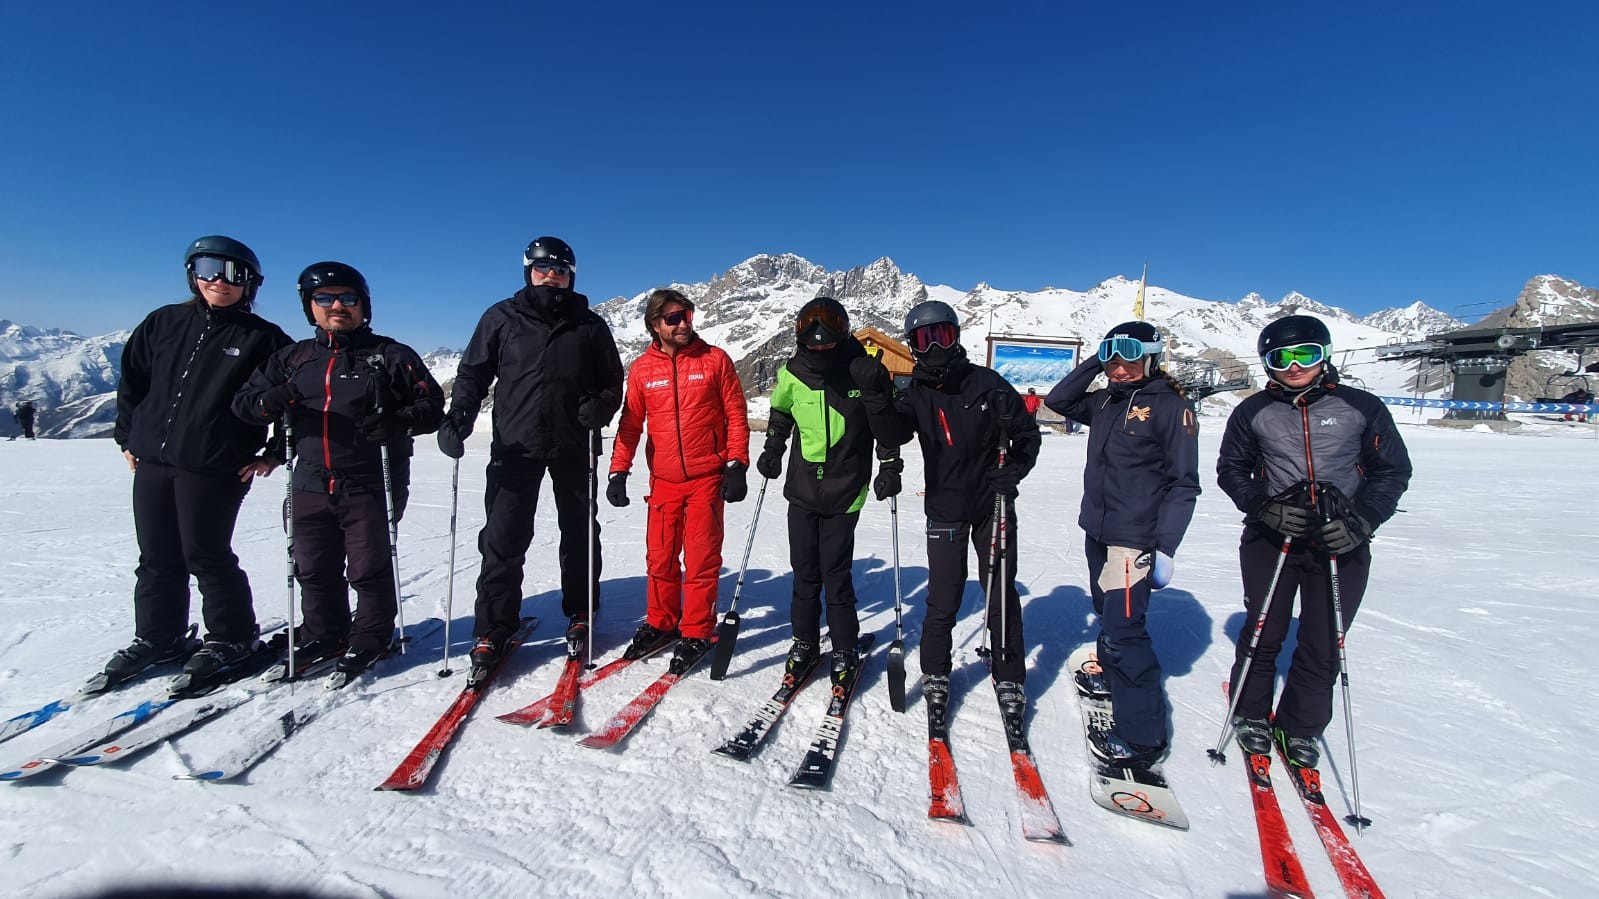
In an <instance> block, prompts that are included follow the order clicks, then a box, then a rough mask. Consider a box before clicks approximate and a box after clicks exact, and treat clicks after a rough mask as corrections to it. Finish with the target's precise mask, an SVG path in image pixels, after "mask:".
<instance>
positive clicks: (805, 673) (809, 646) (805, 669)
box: [783, 640, 820, 684]
mask: <svg viewBox="0 0 1599 899" xmlns="http://www.w3.org/2000/svg"><path fill="white" fill-rule="evenodd" d="M819 655H820V654H819V653H818V652H817V646H816V644H815V643H807V642H806V641H804V640H795V641H794V642H793V643H791V644H789V647H788V658H787V659H784V660H783V683H785V684H797V683H800V682H801V681H804V680H805V679H806V678H807V677H809V676H810V673H811V670H812V669H814V668H815V667H816V661H817V658H818V656H819Z"/></svg>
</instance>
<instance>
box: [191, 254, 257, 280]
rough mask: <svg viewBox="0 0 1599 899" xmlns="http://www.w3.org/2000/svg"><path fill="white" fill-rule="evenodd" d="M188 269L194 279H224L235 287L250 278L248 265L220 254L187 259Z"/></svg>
mask: <svg viewBox="0 0 1599 899" xmlns="http://www.w3.org/2000/svg"><path fill="white" fill-rule="evenodd" d="M189 271H190V272H192V273H193V274H194V280H196V281H226V282H228V283H229V284H232V285H233V286H235V287H241V286H243V285H244V284H245V283H246V282H247V281H249V280H250V267H249V266H247V265H245V264H244V263H242V262H236V261H234V260H232V259H223V258H222V257H221V256H196V257H194V258H193V259H190V260H189Z"/></svg>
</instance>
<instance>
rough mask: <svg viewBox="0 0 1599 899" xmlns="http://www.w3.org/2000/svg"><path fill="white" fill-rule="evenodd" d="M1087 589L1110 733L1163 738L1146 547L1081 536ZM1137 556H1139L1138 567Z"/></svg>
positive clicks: (1143, 739) (1151, 740) (1141, 741)
mask: <svg viewBox="0 0 1599 899" xmlns="http://www.w3.org/2000/svg"><path fill="white" fill-rule="evenodd" d="M1083 551H1084V553H1085V554H1086V555H1087V557H1088V582H1089V589H1090V590H1091V591H1092V593H1093V597H1094V614H1095V615H1097V616H1099V645H1098V647H1097V654H1098V658H1099V666H1100V668H1101V669H1103V670H1104V672H1105V683H1106V684H1108V685H1109V686H1110V701H1111V705H1112V706H1113V707H1114V708H1115V709H1116V734H1117V735H1118V736H1120V737H1121V738H1122V739H1123V740H1126V741H1127V742H1129V743H1137V744H1138V745H1140V746H1162V745H1165V743H1166V692H1165V689H1164V688H1163V687H1162V685H1161V672H1160V658H1159V657H1157V656H1156V655H1155V644H1154V641H1152V640H1150V638H1149V628H1148V627H1147V626H1146V624H1145V616H1146V615H1147V613H1148V612H1149V593H1150V590H1149V571H1150V559H1151V558H1152V556H1151V553H1152V551H1151V550H1143V549H1137V548H1132V547H1124V546H1116V547H1112V546H1107V545H1105V544H1103V543H1100V542H1099V541H1098V540H1095V539H1094V538H1093V537H1085V538H1084V540H1083ZM1139 558H1142V559H1143V565H1142V567H1140V566H1139V564H1138V560H1139Z"/></svg>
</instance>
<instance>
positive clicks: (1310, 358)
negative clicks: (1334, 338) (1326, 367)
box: [1261, 343, 1327, 371]
mask: <svg viewBox="0 0 1599 899" xmlns="http://www.w3.org/2000/svg"><path fill="white" fill-rule="evenodd" d="M1326 358H1327V348H1326V347H1324V346H1322V345H1321V344H1319V343H1298V344H1294V345H1293V346H1280V347H1278V348H1276V349H1274V350H1267V351H1266V355H1265V356H1262V357H1261V359H1262V361H1264V362H1265V363H1266V367H1267V368H1269V369H1271V370H1272V371H1287V370H1288V366H1290V365H1297V366H1299V367H1300V368H1309V367H1311V366H1312V365H1319V364H1321V363H1322V362H1323V361H1325V360H1326Z"/></svg>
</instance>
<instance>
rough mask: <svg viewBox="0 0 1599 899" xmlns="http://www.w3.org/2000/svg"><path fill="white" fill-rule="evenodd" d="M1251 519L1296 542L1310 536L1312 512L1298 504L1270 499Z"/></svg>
mask: <svg viewBox="0 0 1599 899" xmlns="http://www.w3.org/2000/svg"><path fill="white" fill-rule="evenodd" d="M1249 517H1250V518H1252V519H1254V520H1255V521H1258V522H1260V523H1261V524H1263V525H1265V526H1266V527H1268V528H1271V529H1272V530H1274V531H1276V532H1277V533H1279V534H1281V535H1283V536H1284V537H1291V538H1293V539H1294V540H1302V539H1304V538H1305V537H1306V536H1307V535H1309V534H1310V529H1311V520H1310V510H1309V509H1307V508H1305V507H1304V506H1301V505H1299V504H1297V503H1293V502H1287V501H1284V500H1280V499H1269V500H1266V502H1265V503H1264V504H1263V505H1262V506H1261V507H1260V508H1259V509H1256V510H1255V513H1254V514H1253V515H1251V516H1249Z"/></svg>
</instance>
